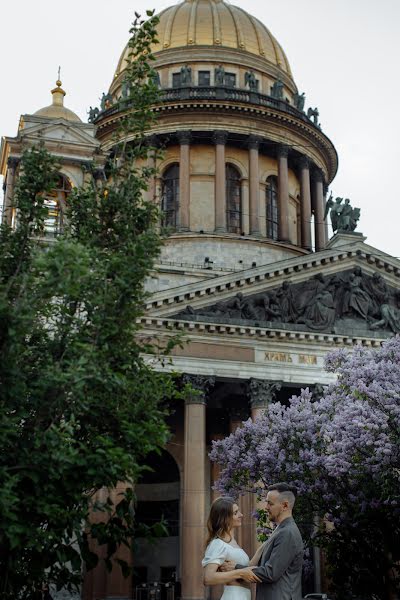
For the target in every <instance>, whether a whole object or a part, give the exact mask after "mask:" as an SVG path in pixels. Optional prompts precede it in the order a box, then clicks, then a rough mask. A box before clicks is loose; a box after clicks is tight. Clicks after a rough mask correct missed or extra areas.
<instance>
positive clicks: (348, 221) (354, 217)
mask: <svg viewBox="0 0 400 600" xmlns="http://www.w3.org/2000/svg"><path fill="white" fill-rule="evenodd" d="M342 200H343V198H336V199H335V200H333V196H332V192H331V195H330V196H329V198H328V200H327V202H326V207H325V215H324V220H326V218H327V216H328V212H329V214H330V217H331V223H332V229H333V231H334V232H335V231H354V230H355V229H356V227H357V222H358V220H359V218H360V212H361V211H360V209H359V208H353V207H352V206H351V204H350V200H349V198H346V199H345V201H344V204H343V203H342Z"/></svg>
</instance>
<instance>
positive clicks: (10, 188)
mask: <svg viewBox="0 0 400 600" xmlns="http://www.w3.org/2000/svg"><path fill="white" fill-rule="evenodd" d="M17 165H18V159H16V158H11V157H10V158H9V159H8V162H7V177H6V189H5V193H4V202H3V217H2V222H3V223H6V224H7V225H11V222H12V199H13V195H14V185H15V171H16V168H17Z"/></svg>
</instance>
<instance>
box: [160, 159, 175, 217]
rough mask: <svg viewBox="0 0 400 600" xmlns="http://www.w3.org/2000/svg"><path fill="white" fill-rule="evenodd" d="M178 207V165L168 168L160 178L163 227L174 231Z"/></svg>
mask: <svg viewBox="0 0 400 600" xmlns="http://www.w3.org/2000/svg"><path fill="white" fill-rule="evenodd" d="M178 207H179V165H177V164H175V165H172V166H171V167H169V168H168V169H167V170H166V171H165V172H164V175H163V178H162V193H161V211H162V225H163V227H172V228H173V229H176V227H177V224H178Z"/></svg>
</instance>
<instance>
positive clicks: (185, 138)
mask: <svg viewBox="0 0 400 600" xmlns="http://www.w3.org/2000/svg"><path fill="white" fill-rule="evenodd" d="M176 137H177V138H178V142H179V143H180V145H181V146H182V145H183V144H187V145H188V144H190V141H191V139H192V132H191V131H190V129H184V130H182V131H177V132H176Z"/></svg>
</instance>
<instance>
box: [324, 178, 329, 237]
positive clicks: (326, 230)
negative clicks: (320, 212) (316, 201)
mask: <svg viewBox="0 0 400 600" xmlns="http://www.w3.org/2000/svg"><path fill="white" fill-rule="evenodd" d="M328 190H329V186H328V185H327V184H324V216H325V212H326V197H327V195H328ZM324 227H325V246H326V244H327V243H328V241H329V229H328V215H327V216H326V219H324Z"/></svg>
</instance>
